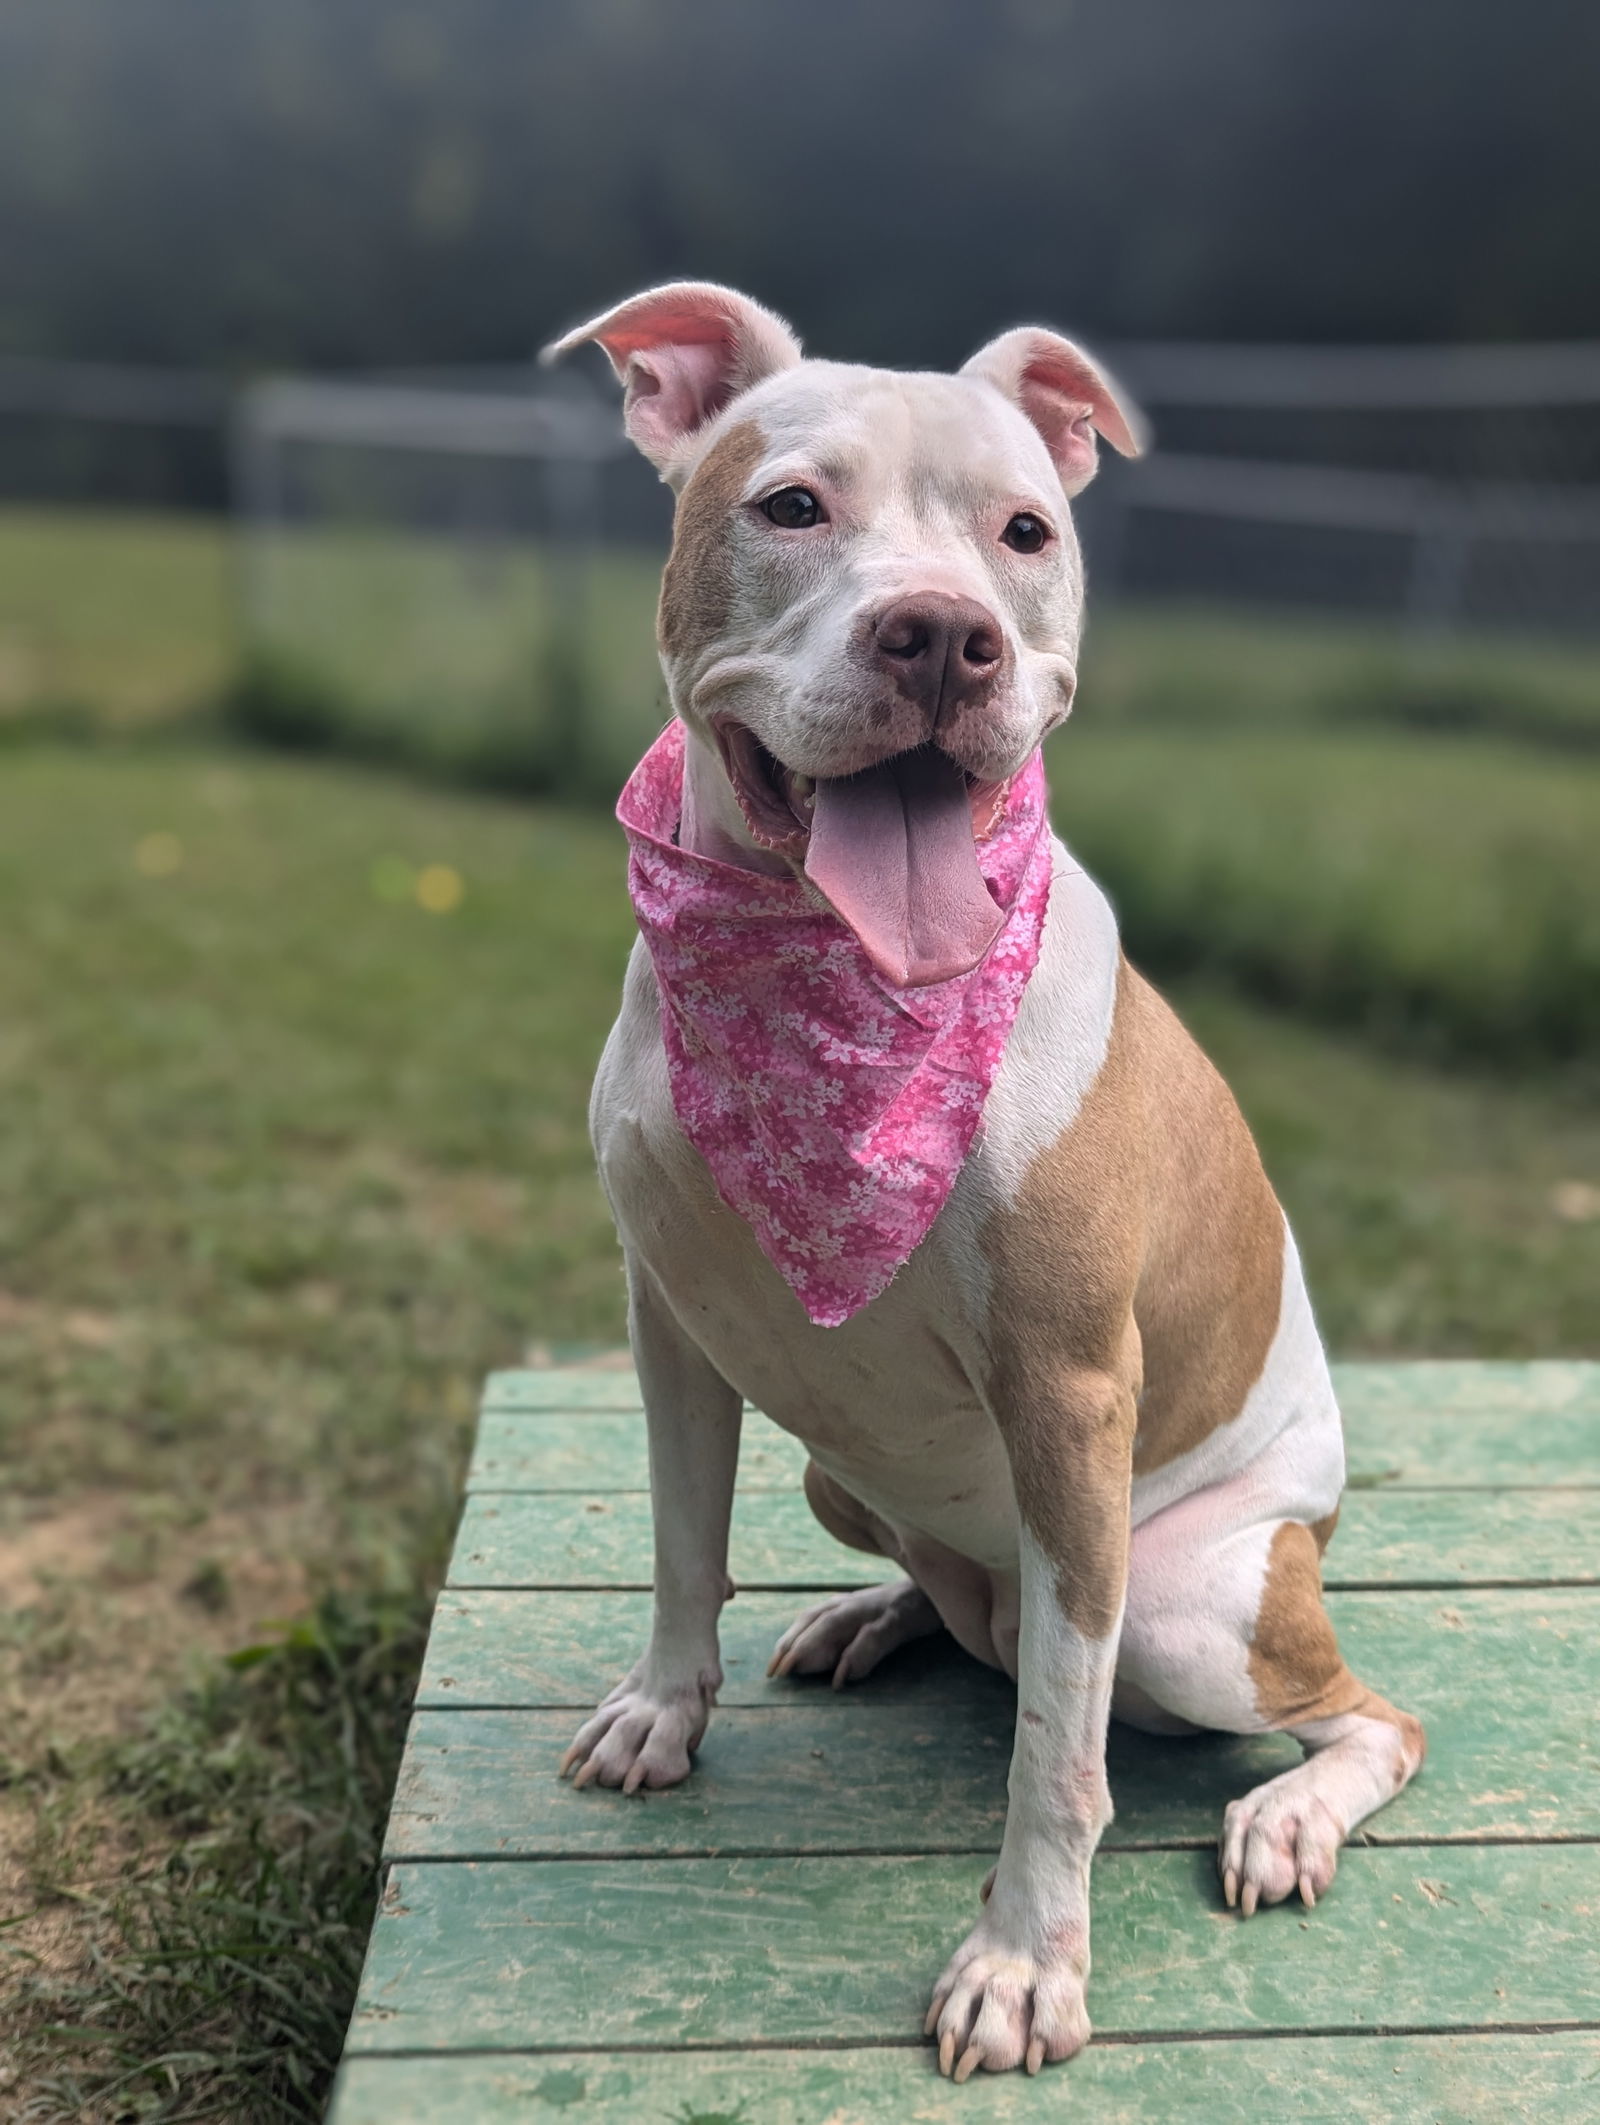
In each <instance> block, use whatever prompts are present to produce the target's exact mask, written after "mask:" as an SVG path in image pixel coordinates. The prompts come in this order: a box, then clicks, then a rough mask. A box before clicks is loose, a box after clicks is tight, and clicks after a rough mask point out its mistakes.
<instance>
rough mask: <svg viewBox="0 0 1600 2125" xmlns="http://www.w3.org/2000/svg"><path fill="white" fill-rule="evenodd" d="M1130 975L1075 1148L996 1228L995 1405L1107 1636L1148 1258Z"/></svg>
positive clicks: (1114, 1604) (1053, 1551) (1062, 1575)
mask: <svg viewBox="0 0 1600 2125" xmlns="http://www.w3.org/2000/svg"><path fill="white" fill-rule="evenodd" d="M1136 980H1137V976H1135V975H1133V974H1132V972H1131V970H1130V969H1129V968H1128V967H1127V966H1126V965H1124V967H1123V968H1122V971H1121V973H1120V974H1119V977H1118V985H1117V1001H1116V1009H1115V1013H1114V1016H1113V1019H1112V1027H1111V1039H1110V1042H1109V1044H1108V1046H1107V1050H1106V1057H1105V1061H1104V1062H1103V1063H1102V1064H1101V1066H1100V1072H1099V1075H1098V1076H1097V1077H1096V1079H1095V1081H1094V1083H1093V1085H1092V1086H1091V1087H1090V1088H1089V1092H1088V1094H1087V1096H1086V1097H1085V1099H1084V1102H1083V1105H1082V1106H1081V1108H1080V1109H1079V1111H1078V1115H1077V1118H1076V1120H1075V1121H1074V1122H1073V1125H1072V1127H1071V1128H1070V1129H1068V1130H1067V1132H1066V1133H1065V1135H1063V1136H1062V1137H1061V1138H1059V1139H1058V1141H1057V1142H1056V1143H1054V1144H1052V1145H1051V1147H1050V1148H1049V1150H1047V1151H1045V1152H1044V1153H1042V1154H1041V1156H1040V1157H1039V1158H1038V1159H1037V1160H1036V1161H1035V1162H1034V1165H1033V1167H1032V1169H1031V1170H1030V1172H1029V1174H1028V1178H1027V1181H1026V1183H1025V1185H1024V1187H1023V1188H1022V1190H1021V1192H1020V1194H1019V1195H1018V1198H1017V1200H1016V1202H1015V1203H1013V1204H1011V1205H1009V1206H1008V1207H1007V1208H1006V1209H1005V1210H1003V1211H1001V1212H1000V1213H998V1214H997V1215H996V1216H995V1217H993V1218H992V1219H991V1220H990V1222H989V1225H988V1228H987V1229H986V1231H985V1233H984V1236H983V1249H984V1253H985V1254H986V1255H987V1257H988V1259H989V1262H990V1265H991V1267H992V1270H993V1277H992V1283H991V1290H992V1294H993V1296H992V1300H991V1307H990V1323H989V1333H990V1338H991V1341H990V1350H991V1372H990V1377H989V1381H988V1395H989V1404H990V1407H991V1408H992V1409H993V1410H994V1412H995V1419H996V1422H997V1423H998V1424H999V1426H1000V1428H1001V1431H1002V1432H1003V1433H1004V1434H1005V1438H1006V1443H1007V1447H1008V1449H1009V1452H1010V1456H1011V1463H1012V1469H1013V1473H1014V1480H1015V1483H1016V1489H1017V1507H1018V1510H1019V1511H1020V1513H1021V1515H1022V1518H1023V1520H1024V1521H1025V1522H1026V1523H1027V1526H1028V1529H1029V1531H1030V1533H1032V1535H1033V1536H1034V1538H1035V1539H1036V1540H1037V1542H1038V1543H1039V1545H1040V1547H1041V1548H1042V1549H1043V1550H1044V1551H1045V1553H1046V1555H1047V1556H1049V1557H1050V1558H1051V1560H1052V1562H1053V1563H1054V1565H1055V1568H1056V1591H1057V1594H1058V1596H1059V1598H1060V1601H1061V1605H1062V1608H1063V1610H1064V1612H1065V1614H1066V1616H1067V1619H1068V1621H1069V1622H1070V1623H1072V1624H1073V1625H1075V1626H1076V1628H1077V1629H1078V1630H1080V1631H1082V1632H1083V1633H1084V1635H1085V1636H1086V1637H1090V1638H1100V1637H1103V1636H1104V1635H1105V1634H1106V1632H1108V1631H1109V1630H1111V1629H1112V1627H1113V1626H1114V1624H1115V1623H1116V1619H1117V1613H1118V1610H1119V1608H1120V1606H1121V1602H1122V1594H1123V1587H1124V1582H1125V1579H1126V1575H1127V1548H1128V1491H1129V1485H1130V1482H1131V1452H1132V1442H1133V1432H1134V1421H1135V1397H1136V1395H1137V1394H1138V1390H1139V1374H1140V1352H1139V1335H1138V1331H1137V1329H1136V1328H1135V1326H1134V1321H1133V1295H1134V1291H1135V1288H1136V1286H1137V1283H1138V1277H1139V1258H1140V1252H1141V1244H1142V1218H1141V1214H1140V1203H1141V1201H1142V1198H1143V1194H1144V1163H1145V1155H1144V1141H1143V1132H1142V1129H1141V1127H1140V1125H1139V1123H1140V1109H1141V1105H1142V1101H1141V1095H1140V1090H1139V1081H1138V1079H1139V1065H1138V1043H1139V1031H1138V1026H1137V1023H1136V1020H1137V1015H1138V1013H1137V1005H1136V1004H1134V1005H1133V1006H1131V1007H1130V1001H1129V999H1130V993H1131V992H1130V983H1131V982H1134V981H1136Z"/></svg>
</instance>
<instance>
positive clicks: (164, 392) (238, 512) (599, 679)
mask: <svg viewBox="0 0 1600 2125" xmlns="http://www.w3.org/2000/svg"><path fill="white" fill-rule="evenodd" d="M1108 357H1109V359H1110V362H1111V365H1112V367H1113V368H1114V370H1115V371H1116V373H1117V374H1118V376H1119V377H1120V378H1121V379H1122V380H1123V381H1124V382H1125V383H1126V384H1127V385H1128V387H1129V388H1130V390H1131V391H1132V392H1133V394H1134V396H1135V397H1137V398H1138V399H1139V400H1140V401H1141V403H1142V404H1143V405H1144V406H1145V408H1146V410H1147V412H1148V413H1149V414H1150V416H1151V420H1152V425H1153V427H1154V431H1155V435H1156V438H1157V447H1156V449H1155V451H1154V452H1153V454H1152V455H1151V456H1150V457H1148V458H1146V459H1145V460H1143V461H1141V462H1139V463H1137V464H1133V465H1129V464H1124V463H1123V462H1122V461H1120V460H1118V459H1116V458H1115V457H1114V456H1112V455H1111V454H1110V453H1105V454H1104V455H1105V462H1104V468H1103V471H1102V475H1101V477H1100V479H1098V480H1097V481H1096V482H1095V484H1094V485H1093V486H1092V487H1091V488H1090V489H1089V490H1088V493H1087V494H1086V495H1085V497H1084V498H1083V501H1082V503H1080V505H1079V513H1080V517H1081V523H1082V529H1083V535H1084V540H1085V544H1086V546H1087V548H1088V553H1089V562H1090V570H1091V575H1092V578H1093V582H1094V589H1095V597H1096V602H1097V605H1098V606H1101V607H1103V606H1105V605H1106V604H1108V603H1111V602H1114V601H1116V600H1134V599H1159V600H1163V601H1168V602H1172V601H1186V602H1189V603H1201V604H1205V603H1209V604H1226V605H1230V606H1235V607H1238V606H1273V605H1275V606H1279V607H1282V608H1291V609H1296V610H1299V611H1302V612H1304V611H1320V612H1322V613H1326V614H1329V615H1332V614H1345V615H1351V616H1357V617H1359V618H1361V619H1362V620H1363V621H1365V622H1367V623H1369V624H1371V623H1375V624H1376V625H1377V626H1378V627H1380V628H1388V629H1391V630H1395V631H1397V632H1403V633H1405V634H1406V635H1409V636H1411V637H1414V638H1417V639H1433V640H1439V639H1442V638H1448V637H1450V636H1452V635H1455V634H1459V633H1462V632H1464V631H1467V630H1482V629H1487V628H1493V629H1497V630H1507V631H1513V632H1520V633H1532V632H1538V633H1541V634H1546V635H1552V634H1559V633H1565V634H1571V635H1579V634H1583V633H1593V632H1595V631H1600V595H1597V591H1596V582H1597V574H1600V565H1597V564H1600V345H1582V346H1549V347H1477V348H1466V347H1448V348H1443V347H1414V348H1272V347H1237V346H1179V345H1151V344H1131V345H1124V346H1121V347H1116V348H1112V349H1109V350H1108ZM30 418H31V422H32V426H31V429H29V428H28V423H29V421H30ZM19 423H20V424H22V428H23V430H24V431H25V432H28V433H31V434H32V436H33V438H34V446H35V447H34V450H33V454H32V456H29V455H28V453H27V452H26V451H24V452H22V453H21V455H20V456H16V457H7V456H5V455H4V454H3V453H0V490H3V489H4V488H6V487H7V486H9V487H10V488H11V489H12V491H13V492H16V491H21V492H29V493H32V492H37V491H38V490H39V484H40V481H41V480H42V479H44V477H45V475H46V474H47V473H48V470H49V466H50V465H51V463H54V462H58V461H59V463H61V464H64V465H65V466H66V468H67V471H68V473H69V474H70V475H71V476H72V478H73V479H75V480H76V481H77V482H78V486H79V488H81V487H82V485H83V483H84V482H85V481H88V482H89V483H90V484H91V485H92V481H93V470H94V466H95V465H96V464H97V463H100V464H102V465H103V464H104V463H106V462H109V461H110V460H111V459H112V458H116V451H115V450H113V449H112V448H111V446H110V445H109V444H107V443H104V442H103V441H96V440H94V439H95V438H104V437H106V436H115V437H120V438H121V439H122V440H121V442H120V443H119V444H118V446H117V447H118V448H119V449H120V450H121V451H122V456H121V458H117V459H116V461H117V463H118V464H119V465H120V466H121V467H122V476H123V485H122V486H119V485H118V484H117V483H116V482H110V483H109V487H110V492H111V493H112V495H113V497H114V498H119V499H128V498H130V497H129V496H128V495H127V494H126V492H125V486H126V477H127V468H128V467H129V466H130V465H131V466H133V467H134V468H135V472H136V471H137V467H138V466H139V465H141V464H147V463H148V462H149V461H150V456H149V454H150V452H151V451H152V450H153V449H155V448H156V445H157V439H159V438H160V437H161V436H162V435H165V437H166V438H167V442H168V446H169V447H170V448H171V449H172V450H174V451H176V452H178V453H180V456H181V453H184V452H187V453H189V456H190V458H192V459H195V461H196V462H198V463H201V464H202V466H204V465H205V464H208V463H209V462H210V459H209V458H208V457H207V453H208V452H209V453H211V456H212V457H214V458H215V460H216V463H217V465H218V466H220V467H222V468H223V470H222V471H221V472H220V473H216V474H214V473H212V472H207V473H206V475H205V479H204V480H203V481H202V487H203V488H204V490H205V492H209V491H210V488H211V486H212V485H214V484H220V486H221V487H222V488H224V489H225V491H226V492H227V493H228V494H229V495H230V496H231V502H232V507H233V510H234V513H235V520H236V525H237V536H238V550H239V571H238V582H239V588H240V597H241V605H242V612H243V620H244V638H245V640H246V642H247V644H248V645H249V648H250V652H251V655H250V659H249V666H248V673H247V682H246V687H245V692H244V695H243V697H242V708H243V713H244V714H245V715H246V716H247V717H248V718H249V719H251V720H252V721H253V722H254V723H255V724H256V726H257V727H259V728H261V729H262V730H264V731H268V732H270V733H271V734H273V735H277V736H280V737H284V738H292V739H296V740H298V741H299V742H305V743H311V742H317V741H318V740H319V738H325V739H326V740H328V741H329V742H335V741H336V742H339V743H342V744H345V745H351V744H354V745H356V746H358V747H365V748H366V749H368V750H370V751H373V752H381V751H384V750H395V751H403V752H407V753H411V754H413V755H420V756H422V757H425V758H432V759H434V760H435V761H436V762H437V763H438V764H440V765H442V766H459V767H462V768H467V769H471V770H474V771H483V770H487V771H490V772H492V773H495V774H496V775H498V776H500V777H501V778H502V779H508V780H518V781H524V782H542V781H548V780H550V779H552V778H554V777H560V778H563V779H566V780H568V781H571V780H573V779H574V778H575V779H576V780H578V781H580V782H583V781H588V782H591V783H593V784H594V785H595V786H597V787H598V786H614V784H615V780H616V777H617V775H618V774H619V773H620V772H621V771H622V770H623V769H624V768H625V767H626V766H627V764H628V763H629V761H630V760H631V759H632V758H633V757H634V756H635V755H636V753H637V750H638V746H639V742H640V740H641V738H642V737H643V736H644V735H646V734H647V733H648V731H649V730H650V729H651V728H653V727H654V725H655V724H656V723H657V722H658V720H659V718H660V715H661V714H662V712H663V701H662V691H661V683H660V676H659V673H658V671H657V669H656V666H655V660H654V655H653V650H652V636H653V629H652V625H651V612H652V607H653V602H654V584H655V574H656V570H657V567H658V565H659V559H660V554H661V552H662V550H663V548H664V544H665V540H666V535H667V531H668V526H669V523H670V502H669V498H668V496H667V494H666V492H665V490H664V489H663V488H662V487H661V486H660V484H659V483H658V481H657V480H656V479H655V476H654V475H653V473H652V472H651V471H650V470H649V468H648V467H647V466H646V465H645V464H644V463H643V462H642V461H641V460H640V459H639V458H638V457H637V456H636V455H635V454H634V453H633V452H632V451H631V450H630V449H628V448H627V447H626V446H625V444H624V442H623V439H622V436H621V429H620V423H619V420H618V415H617V407H616V401H615V397H614V394H613V393H612V392H611V391H610V390H609V388H606V389H602V388H601V386H600V384H599V381H598V379H595V380H590V379H588V378H586V377H585V376H583V375H582V374H575V373H572V372H563V373H562V375H561V376H559V377H558V378H555V379H550V378H546V377H544V376H541V375H540V374H539V373H538V372H536V371H534V370H533V369H531V368H524V367H511V368H502V369H495V370H465V371H446V372H442V373H435V374H421V373H419V374H412V375H404V376H401V375H391V376H385V377H379V378H369V379H364V380H360V381H345V382H337V383H335V382H326V381H317V380H309V379H290V380H283V381H276V382H268V383H263V384H259V385H256V386H254V387H249V388H246V389H244V390H242V391H239V392H237V393H228V392H225V391H224V390H223V389H222V387H221V386H220V385H219V384H218V383H217V382H216V380H214V379H207V378H190V377H177V376H171V375H166V374H161V373H152V372H140V371H130V370H108V369H94V368H82V367H69V368H59V367H57V368H52V367H49V366H47V365H40V364H17V363H13V364H10V365H5V364H0V430H3V431H4V432H6V433H9V432H10V431H11V430H13V429H16V428H17V427H18V424H19ZM75 434H76V435H78V436H80V437H83V438H88V439H89V440H87V441H84V442H83V444H82V447H81V448H80V449H78V450H77V451H76V452H74V451H73V450H71V449H68V448H67V444H68V443H70V441H71V438H72V436H73V435H75ZM52 439H53V440H52ZM47 444H48V445H49V447H48V448H47V447H46V446H47ZM52 451H53V452H54V453H55V455H54V457H52V455H51V453H52ZM63 452H65V455H64V456H63V455H62V453H63ZM130 453H131V454H130ZM141 453H142V454H141ZM18 467H20V468H21V470H20V472H19V471H18V469H17V468H18ZM135 484H137V481H136V480H135ZM71 491H73V492H74V493H76V492H77V491H78V489H76V488H74V489H72V490H71ZM160 492H161V490H160V483H159V482H157V485H156V491H155V492H154V493H153V494H152V498H154V499H159V498H160Z"/></svg>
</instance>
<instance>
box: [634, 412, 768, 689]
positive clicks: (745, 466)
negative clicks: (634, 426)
mask: <svg viewBox="0 0 1600 2125" xmlns="http://www.w3.org/2000/svg"><path fill="white" fill-rule="evenodd" d="M765 447H766V446H765V442H764V440H763V437H762V434H761V430H760V429H759V428H758V427H757V426H756V424H755V422H754V421H740V422H739V424H738V425H737V427H734V428H730V429H729V430H728V432H727V434H726V435H724V436H721V437H719V438H718V440H717V441H716V442H715V443H713V445H712V446H711V448H710V450H708V451H707V453H706V455H705V457H704V459H703V460H702V461H701V463H700V464H699V465H697V466H696V467H695V470H694V473H693V475H692V476H691V478H690V480H689V482H688V485H687V486H686V487H685V488H684V490H683V492H682V494H681V495H679V497H678V506H677V510H676V513H675V514H674V516H673V520H672V552H671V553H670V554H669V555H668V557H667V565H666V569H665V571H664V573H663V574H662V578H661V603H660V606H659V608H658V610H657V613H656V639H657V641H658V642H659V643H660V644H661V647H662V650H663V652H664V653H665V654H666V655H667V656H669V657H679V656H682V655H683V654H684V653H685V652H686V651H690V650H693V649H695V648H697V647H698V646H699V645H700V644H701V643H704V642H710V641H714V640H715V639H716V637H717V636H718V635H719V634H720V633H721V631H722V628H723V625H724V623H725V622H726V620H727V617H728V609H729V606H730V604H731V602H732V598H733V569H732V566H731V562H732V552H731V538H732V523H733V513H734V511H735V509H736V508H737V507H738V505H739V502H740V500H741V499H742V498H743V495H744V489H745V482H746V481H747V480H748V479H749V477H750V474H751V472H752V470H753V469H754V468H755V466H756V465H757V464H758V463H759V462H760V458H761V453H762V451H763V449H764V448H765Z"/></svg>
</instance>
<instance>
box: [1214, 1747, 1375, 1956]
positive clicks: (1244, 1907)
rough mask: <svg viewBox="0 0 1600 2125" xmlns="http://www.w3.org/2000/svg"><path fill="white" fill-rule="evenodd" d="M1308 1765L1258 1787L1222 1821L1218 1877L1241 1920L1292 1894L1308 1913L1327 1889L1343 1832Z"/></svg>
mask: <svg viewBox="0 0 1600 2125" xmlns="http://www.w3.org/2000/svg"><path fill="white" fill-rule="evenodd" d="M1309 1769H1310V1766H1309V1765H1307V1764H1301V1765H1299V1766H1298V1767H1297V1768H1296V1769H1295V1770H1293V1771H1286V1772H1285V1773H1284V1774H1283V1776H1282V1777H1281V1778H1274V1779H1270V1780H1269V1781H1268V1782H1267V1784H1266V1785H1264V1786H1257V1787H1256V1789H1255V1791H1254V1792H1253V1793H1247V1794H1246V1795H1245V1796H1244V1798H1243V1800H1236V1801H1234V1802H1232V1804H1231V1805H1230V1806H1229V1808H1228V1811H1227V1813H1226V1814H1225V1815H1224V1816H1223V1818H1222V1840H1221V1843H1220V1844H1219V1845H1218V1847H1217V1872H1218V1874H1220V1875H1221V1877H1222V1894H1223V1897H1224V1898H1225V1900H1226V1901H1227V1903H1228V1904H1229V1906H1230V1907H1231V1906H1233V1905H1235V1904H1237V1905H1238V1907H1239V1910H1240V1912H1241V1913H1242V1914H1243V1916H1244V1917H1245V1918H1248V1917H1249V1916H1250V1914H1251V1913H1252V1912H1253V1911H1254V1910H1255V1908H1256V1906H1257V1905H1258V1904H1281V1903H1282V1902H1283V1900H1284V1898H1285V1897H1286V1896H1289V1895H1291V1894H1292V1893H1293V1891H1294V1890H1296V1889H1298V1890H1299V1891H1300V1901H1301V1902H1302V1903H1303V1904H1304V1905H1305V1906H1306V1908H1307V1910H1309V1909H1310V1908H1311V1906H1312V1905H1313V1904H1314V1903H1315V1902H1316V1900H1317V1898H1318V1897H1319V1896H1322V1895H1324V1894H1325V1893H1326V1891H1327V1890H1328V1889H1329V1888H1330V1887H1331V1885H1332V1882H1333V1876H1334V1870H1335V1869H1336V1868H1337V1866H1338V1864H1339V1847H1340V1846H1341V1845H1342V1844H1343V1843H1344V1831H1343V1830H1342V1829H1341V1828H1340V1826H1339V1823H1338V1822H1337V1821H1336V1819H1335V1818H1334V1816H1333V1814H1332V1812H1331V1811H1330V1809H1329V1808H1328V1806H1327V1803H1326V1802H1325V1801H1323V1800H1321V1799H1320V1798H1319V1797H1318V1795H1317V1793H1316V1790H1315V1787H1314V1784H1313V1782H1312V1781H1311V1780H1310V1779H1308V1778H1307V1777H1306V1776H1305V1773H1306V1772H1307V1771H1308V1770H1309Z"/></svg>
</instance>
